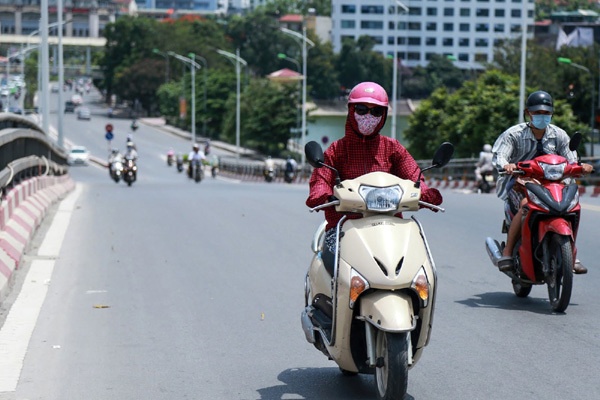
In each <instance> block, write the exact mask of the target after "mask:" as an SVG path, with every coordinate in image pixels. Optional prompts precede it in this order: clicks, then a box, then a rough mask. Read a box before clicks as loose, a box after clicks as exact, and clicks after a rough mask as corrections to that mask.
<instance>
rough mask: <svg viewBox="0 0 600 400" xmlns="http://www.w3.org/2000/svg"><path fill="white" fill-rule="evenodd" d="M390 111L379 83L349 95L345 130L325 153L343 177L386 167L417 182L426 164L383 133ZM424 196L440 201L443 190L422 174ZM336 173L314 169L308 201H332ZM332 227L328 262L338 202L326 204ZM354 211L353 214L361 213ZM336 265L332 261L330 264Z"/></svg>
mask: <svg viewBox="0 0 600 400" xmlns="http://www.w3.org/2000/svg"><path fill="white" fill-rule="evenodd" d="M387 115H388V96H387V93H386V91H385V89H383V88H382V87H381V86H380V85H378V84H377V83H374V82H362V83H360V84H358V85H356V86H355V87H354V88H353V89H352V91H351V92H350V95H349V97H348V115H347V117H346V125H345V135H344V137H343V138H341V139H339V140H337V141H335V142H333V143H332V144H331V145H330V146H329V148H327V150H326V151H325V153H324V163H325V164H327V165H330V166H332V167H333V168H335V169H337V170H338V171H339V174H340V176H341V177H342V178H343V179H354V178H357V177H359V176H361V175H364V174H366V173H368V172H375V171H382V172H388V173H391V174H394V175H396V176H398V177H400V178H403V179H410V180H412V181H413V182H416V181H418V180H419V175H420V173H421V170H420V168H419V166H418V165H417V162H416V161H415V159H414V158H413V157H412V155H411V154H410V153H409V152H408V150H406V148H405V147H404V146H402V145H401V144H400V142H398V141H397V140H395V139H392V138H389V137H387V136H383V135H381V134H380V132H381V129H382V128H383V126H384V125H385V122H386V119H387ZM420 178H421V180H420V185H421V193H422V197H421V200H423V201H425V202H427V203H431V204H434V205H439V204H441V203H442V195H441V194H440V192H439V191H438V190H437V189H434V188H429V187H427V184H426V183H425V178H424V177H423V176H421V177H420ZM335 181H336V174H335V172H333V171H332V170H331V169H329V168H319V169H315V170H313V173H312V175H311V177H310V182H309V184H310V193H309V196H308V199H307V200H306V205H307V206H308V207H311V208H312V207H316V206H318V205H321V204H324V203H326V202H328V201H329V198H330V196H332V195H333V187H334V186H335ZM323 211H324V213H325V219H326V220H327V227H326V230H327V231H326V233H325V243H324V244H325V245H324V246H323V254H322V257H323V262H324V263H325V266H326V267H327V268H330V267H331V266H332V265H333V264H334V261H333V260H334V257H335V256H334V252H335V251H334V250H335V243H336V229H335V228H336V225H337V223H338V222H339V221H340V219H341V218H342V214H340V213H338V212H337V211H336V210H335V208H334V207H328V208H325V209H324V210H323ZM358 217H360V215H350V216H348V218H358ZM331 268H332V267H331Z"/></svg>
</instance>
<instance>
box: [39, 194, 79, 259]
mask: <svg viewBox="0 0 600 400" xmlns="http://www.w3.org/2000/svg"><path fill="white" fill-rule="evenodd" d="M81 190H82V189H81V185H76V186H75V190H74V191H73V192H72V193H71V195H69V196H67V198H65V199H64V200H63V201H62V202H61V203H60V204H59V206H58V210H57V211H56V214H55V215H54V220H53V221H52V225H51V226H50V229H49V230H48V233H47V234H46V236H45V237H44V241H43V242H42V244H41V246H40V248H39V250H38V256H40V257H58V254H59V252H60V247H61V245H62V242H63V240H64V238H65V234H66V233H67V228H68V227H69V221H71V215H72V214H73V210H74V209H75V202H76V201H77V199H78V198H79V195H80V194H81Z"/></svg>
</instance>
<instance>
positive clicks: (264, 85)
mask: <svg viewBox="0 0 600 400" xmlns="http://www.w3.org/2000/svg"><path fill="white" fill-rule="evenodd" d="M235 103H236V95H235V94H232V95H231V96H230V97H229V100H228V101H227V105H226V108H227V109H229V110H235ZM240 104H241V110H240V111H241V112H240V120H241V121H240V122H241V125H240V128H241V129H240V134H241V137H240V142H241V143H242V145H243V146H244V147H249V148H253V149H256V150H258V151H259V152H261V153H263V154H270V155H279V154H280V153H281V152H283V151H284V150H285V148H286V146H287V141H288V139H289V137H290V129H291V128H293V127H295V125H296V106H297V104H298V90H297V86H296V84H295V83H290V84H277V83H273V82H271V81H269V80H268V79H254V80H252V81H251V82H250V84H249V85H248V86H247V87H246V88H245V89H244V92H243V94H242V97H241V100H240ZM235 118H236V117H235V113H232V112H230V113H227V115H226V116H225V120H224V122H223V134H224V137H225V138H226V139H227V140H228V141H229V142H230V143H233V142H235V132H236V119H235Z"/></svg>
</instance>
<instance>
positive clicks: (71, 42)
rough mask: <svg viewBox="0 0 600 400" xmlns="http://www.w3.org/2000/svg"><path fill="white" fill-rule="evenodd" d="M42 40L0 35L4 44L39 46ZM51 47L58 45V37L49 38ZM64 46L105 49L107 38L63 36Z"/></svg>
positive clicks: (35, 37) (36, 36)
mask: <svg viewBox="0 0 600 400" xmlns="http://www.w3.org/2000/svg"><path fill="white" fill-rule="evenodd" d="M40 42H41V38H40V37H39V36H38V35H35V36H30V35H0V43H2V44H18V45H21V44H22V45H27V44H39V43H40ZM48 44H49V45H58V36H48ZM62 44H63V46H81V47H104V46H105V45H106V38H100V37H98V38H93V37H79V36H63V38H62Z"/></svg>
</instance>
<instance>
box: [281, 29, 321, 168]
mask: <svg viewBox="0 0 600 400" xmlns="http://www.w3.org/2000/svg"><path fill="white" fill-rule="evenodd" d="M279 29H280V30H281V31H282V32H283V33H285V34H287V35H290V36H293V37H294V39H295V40H296V41H297V42H298V43H299V44H300V46H301V47H302V141H301V145H302V148H301V150H300V154H301V156H302V161H301V164H302V166H304V162H305V157H306V156H305V154H304V142H305V141H306V57H307V53H308V50H307V48H306V44H309V45H310V47H311V48H313V47H315V44H314V43H313V42H312V41H311V40H310V39H308V38H307V37H306V26H304V24H303V26H302V34H300V33H298V32H296V31H292V30H290V29H287V28H279ZM299 41H302V42H299Z"/></svg>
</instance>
